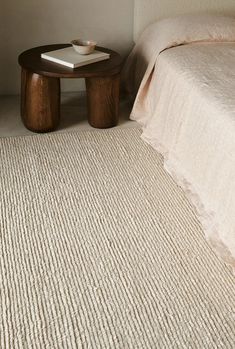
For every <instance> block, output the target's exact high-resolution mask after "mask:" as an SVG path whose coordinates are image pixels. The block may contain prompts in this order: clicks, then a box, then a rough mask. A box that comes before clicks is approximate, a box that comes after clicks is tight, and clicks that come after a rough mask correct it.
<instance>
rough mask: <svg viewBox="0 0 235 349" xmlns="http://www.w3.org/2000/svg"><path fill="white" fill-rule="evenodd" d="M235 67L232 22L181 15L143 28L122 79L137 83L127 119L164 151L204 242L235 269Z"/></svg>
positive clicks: (132, 87)
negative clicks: (205, 240)
mask: <svg viewBox="0 0 235 349" xmlns="http://www.w3.org/2000/svg"><path fill="white" fill-rule="evenodd" d="M207 42H208V44H206V43H207ZM230 42H234V43H232V44H231V43H230ZM191 43H193V44H191ZM229 43H230V44H229ZM182 44H190V45H185V46H181V47H177V46H179V45H182ZM172 47H175V48H174V49H171V50H166V49H167V48H172ZM164 50H166V51H165V52H162V51H164ZM161 52H162V53H161ZM160 53H161V54H160ZM234 68H235V19H234V18H230V17H222V16H209V15H203V16H183V17H178V18H175V19H167V20H163V21H160V22H157V23H155V24H153V25H151V26H150V27H149V28H148V29H147V30H146V31H145V32H144V33H143V35H142V36H141V38H140V40H139V42H137V44H136V46H135V48H134V50H133V51H132V53H131V54H130V56H129V58H128V60H127V63H126V66H125V68H124V76H125V80H126V86H127V88H128V90H129V92H131V93H135V91H136V90H137V88H138V87H139V85H140V87H139V89H138V93H137V96H136V99H135V103H134V107H133V110H132V114H131V118H132V119H134V120H136V121H138V122H139V123H141V125H142V126H143V135H142V137H143V139H145V140H146V141H147V142H148V143H150V144H151V145H152V146H153V147H155V148H156V149H157V150H158V151H160V152H161V153H162V154H163V156H164V158H165V168H166V169H167V171H168V172H170V174H171V175H172V176H173V177H174V178H175V179H176V181H177V182H178V183H179V184H180V185H181V186H182V187H183V188H184V189H185V192H186V193H187V194H188V196H189V198H190V199H191V201H192V202H193V203H194V205H195V206H196V208H197V212H198V217H199V219H200V221H201V223H202V225H203V228H204V231H205V234H206V237H207V239H208V240H209V241H210V243H211V245H212V246H213V247H214V248H215V250H216V252H217V253H218V254H219V255H220V256H221V257H222V258H223V260H224V261H225V262H227V263H228V264H230V265H232V267H233V268H234V270H235V98H234V91H235V73H234ZM141 81H142V82H141Z"/></svg>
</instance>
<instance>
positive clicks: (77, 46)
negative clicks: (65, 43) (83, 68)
mask: <svg viewBox="0 0 235 349" xmlns="http://www.w3.org/2000/svg"><path fill="white" fill-rule="evenodd" d="M71 44H72V45H73V48H74V50H75V51H77V52H78V53H79V54H80V55H89V54H90V53H92V52H93V51H94V49H95V45H96V42H94V41H90V40H82V39H76V40H72V41H71Z"/></svg>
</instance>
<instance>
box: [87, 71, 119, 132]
mask: <svg viewBox="0 0 235 349" xmlns="http://www.w3.org/2000/svg"><path fill="white" fill-rule="evenodd" d="M119 85H120V75H119V74H116V75H112V76H107V77H91V78H86V92H87V105H88V121H89V124H90V125H91V126H93V127H96V128H108V127H113V126H116V125H117V123H118V105H119Z"/></svg>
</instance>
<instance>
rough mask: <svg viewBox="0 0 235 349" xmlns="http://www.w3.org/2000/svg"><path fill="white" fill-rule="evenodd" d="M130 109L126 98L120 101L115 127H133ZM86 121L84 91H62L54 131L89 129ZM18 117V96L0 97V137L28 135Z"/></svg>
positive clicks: (135, 124)
mask: <svg viewBox="0 0 235 349" xmlns="http://www.w3.org/2000/svg"><path fill="white" fill-rule="evenodd" d="M130 111H131V106H130V103H129V102H128V101H127V100H123V99H122V100H121V102H120V115H119V124H118V126H117V127H124V128H126V127H133V126H134V127H135V126H137V123H135V122H134V121H131V120H129V115H130ZM91 128H92V127H91V126H90V125H89V124H88V122H87V109H86V96H85V93H81V92H80V93H64V94H62V96H61V122H60V126H59V129H58V130H57V131H55V132H67V131H74V130H81V129H91ZM30 134H33V132H31V131H29V130H27V129H26V128H25V127H24V125H23V123H22V121H21V118H20V97H19V96H1V97H0V137H9V136H23V135H30Z"/></svg>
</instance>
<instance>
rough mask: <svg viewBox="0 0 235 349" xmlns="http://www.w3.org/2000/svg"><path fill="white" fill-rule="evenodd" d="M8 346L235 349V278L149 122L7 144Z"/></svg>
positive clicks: (0, 267)
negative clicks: (152, 141) (148, 139)
mask: <svg viewBox="0 0 235 349" xmlns="http://www.w3.org/2000/svg"><path fill="white" fill-rule="evenodd" d="M0 164H1V165H0V166H1V180H0V193H1V196H0V204H1V218H0V226H1V233H0V234H1V235H0V249H1V250H0V251H1V254H0V314H1V317H0V348H1V349H8V348H10V349H13V348H17V349H18V348H30V349H33V348H53V349H54V348H55V349H60V348H79V349H86V348H87V349H88V348H89V349H90V348H94V349H98V348H101V349H103V348H104V349H106V348H110V349H116V348H118V349H126V348H131V349H138V348H143V349H148V348H152V349H155V348H156V349H158V348H160V349H161V348H166V349H171V348H179V349H184V348H187V349H189V348H200V349H203V348H209V349H211V348H216V349H218V348H234V347H235V278H234V276H233V275H232V273H231V271H230V270H229V269H228V268H227V267H226V266H225V265H224V264H223V263H222V262H221V261H220V260H219V259H218V258H217V257H216V255H215V254H214V253H213V251H212V250H211V249H210V247H209V246H208V244H207V242H206V240H205V238H204V236H203V233H202V230H201V227H200V225H199V223H198V221H197V219H196V216H195V212H194V209H193V207H192V206H191V205H190V204H189V202H188V201H187V199H186V197H185V195H184V193H183V191H182V190H181V189H180V188H179V187H178V186H177V185H176V184H175V183H174V181H173V180H172V179H171V177H170V176H169V175H168V174H167V173H166V172H165V170H164V169H163V164H162V158H161V156H160V155H159V154H158V153H157V152H156V151H155V150H153V149H152V148H151V147H150V146H149V145H147V144H145V143H144V142H143V141H142V140H141V139H140V130H139V129H131V128H129V129H113V130H102V131H83V132H77V133H64V134H49V135H36V136H28V137H19V138H3V139H0Z"/></svg>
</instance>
